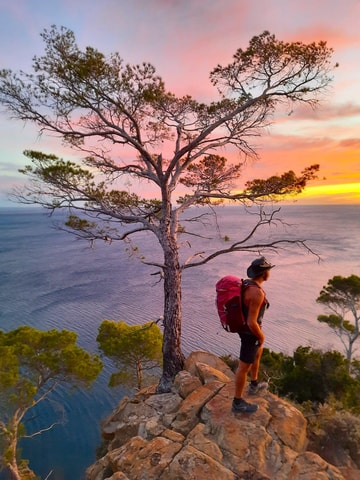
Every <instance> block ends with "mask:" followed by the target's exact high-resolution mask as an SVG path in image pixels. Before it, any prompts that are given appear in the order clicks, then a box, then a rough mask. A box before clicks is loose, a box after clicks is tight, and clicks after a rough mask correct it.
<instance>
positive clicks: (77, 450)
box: [0, 205, 360, 480]
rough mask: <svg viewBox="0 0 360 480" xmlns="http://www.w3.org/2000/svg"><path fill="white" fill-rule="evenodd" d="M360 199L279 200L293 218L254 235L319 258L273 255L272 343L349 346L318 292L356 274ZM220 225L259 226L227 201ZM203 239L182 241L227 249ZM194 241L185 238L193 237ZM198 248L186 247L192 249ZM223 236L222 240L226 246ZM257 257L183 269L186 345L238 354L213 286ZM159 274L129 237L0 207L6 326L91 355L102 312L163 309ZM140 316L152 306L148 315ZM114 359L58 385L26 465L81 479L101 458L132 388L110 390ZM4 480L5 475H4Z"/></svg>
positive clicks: (233, 232)
mask: <svg viewBox="0 0 360 480" xmlns="http://www.w3.org/2000/svg"><path fill="white" fill-rule="evenodd" d="M359 212H360V207H359V206H297V205H293V206H286V207H285V206H284V207H282V209H281V214H280V216H281V218H283V219H284V220H285V221H286V223H287V225H285V224H283V225H278V226H277V227H275V226H274V227H272V228H271V229H269V228H265V230H264V231H262V233H261V235H259V236H258V237H259V238H265V237H267V236H269V237H270V238H272V239H276V238H277V237H281V236H283V234H284V229H285V230H286V232H287V234H288V235H292V236H293V237H295V236H296V237H297V238H301V239H307V240H308V245H309V246H310V247H311V248H312V249H313V250H314V251H316V252H317V253H319V255H320V256H321V261H320V262H319V261H318V259H317V258H316V257H315V256H314V255H311V254H309V253H307V252H305V251H304V250H301V249H299V248H296V247H291V248H290V247H288V248H286V249H281V250H278V251H277V252H269V253H267V254H266V256H267V258H268V259H269V260H270V261H271V262H272V263H274V264H276V268H274V269H273V270H272V273H271V277H270V280H269V282H267V284H266V285H265V289H266V291H267V294H268V297H269V300H270V303H271V308H270V309H269V311H268V312H267V316H266V318H265V322H264V331H265V335H266V346H267V347H268V348H270V349H272V350H275V351H282V352H284V353H292V351H293V350H294V349H295V348H296V347H297V346H299V345H311V346H313V347H319V348H323V349H331V348H336V349H338V350H340V351H342V346H341V344H340V342H339V341H338V339H337V337H336V336H334V334H333V333H332V332H331V331H330V330H329V329H328V328H327V327H326V325H322V324H319V322H317V320H316V318H317V315H319V314H320V313H325V312H324V310H323V309H322V308H321V306H319V305H317V304H316V301H315V300H316V298H317V296H318V294H319V292H320V290H321V288H322V287H323V285H325V284H326V283H327V281H328V279H330V278H332V277H333V276H334V275H343V276H348V275H351V274H356V275H360V215H359ZM218 213H219V215H218V225H217V227H218V228H219V229H220V231H221V235H222V236H224V235H228V236H229V237H230V240H232V239H235V238H239V237H241V234H242V232H243V234H244V235H245V234H246V233H247V231H248V227H249V226H250V225H251V224H252V223H253V222H254V217H253V216H252V215H245V214H244V213H243V211H242V209H241V208H240V209H239V208H238V207H226V208H225V209H220V210H219V212H218ZM198 232H199V233H200V234H201V235H202V237H201V238H200V237H190V238H186V239H185V237H184V243H183V245H184V248H183V250H184V251H183V256H184V258H185V257H187V256H191V255H192V254H193V253H194V252H198V251H202V250H205V249H217V248H218V247H219V246H221V245H223V246H224V243H221V241H220V239H219V238H212V239H210V238H209V237H210V236H213V235H212V233H213V228H212V227H211V226H210V225H203V226H202V227H201V228H200V227H199V230H198ZM187 240H188V241H187ZM190 244H191V249H190ZM136 245H137V246H139V247H140V250H141V253H142V254H144V255H145V257H146V259H150V257H151V256H152V255H155V257H156V256H157V255H159V251H158V248H157V247H156V246H154V243H153V242H151V239H150V238H148V237H146V236H142V237H138V239H137V241H136ZM226 246H227V244H225V247H226ZM256 256H257V254H256V253H237V254H231V255H225V256H221V257H219V258H218V259H216V260H215V261H213V262H211V263H209V264H206V265H205V266H203V267H200V268H190V269H188V270H186V271H185V272H184V275H183V332H182V336H183V340H182V341H183V349H184V352H185V354H188V353H189V352H190V351H192V350H198V349H201V350H207V351H210V352H212V353H215V354H217V355H222V354H235V355H237V354H238V350H239V341H238V338H237V336H236V335H232V334H228V333H226V332H225V331H223V330H222V329H221V327H220V326H219V321H218V319H217V315H216V311H215V306H214V285H215V283H216V281H217V280H218V279H219V278H220V277H221V276H223V275H226V274H233V275H237V276H245V275H246V267H247V266H248V264H249V263H250V261H251V260H252V259H253V258H255V257H256ZM153 272H154V270H153V269H152V268H150V267H147V266H144V265H142V264H141V263H140V262H139V260H137V259H136V258H133V257H129V255H128V253H127V252H126V251H125V248H124V246H123V244H115V243H113V244H112V245H108V244H102V243H98V244H96V245H95V247H94V248H89V247H88V246H87V245H86V244H85V243H81V242H79V241H76V240H75V239H74V238H73V237H72V236H70V235H68V234H66V233H64V232H59V231H56V230H54V229H53V228H52V220H51V219H49V218H48V217H47V216H45V215H44V214H43V213H39V211H35V212H34V211H33V210H30V209H12V210H5V209H3V210H0V286H1V289H0V328H1V329H2V330H4V331H8V330H11V329H14V328H16V327H18V326H20V325H24V324H27V325H32V326H34V327H36V328H39V329H44V330H47V329H51V328H57V329H68V330H73V331H75V332H77V334H78V342H79V344H80V346H82V347H83V348H85V349H87V350H88V351H91V352H96V351H97V350H96V349H97V346H96V340H95V339H96V335H97V329H98V326H99V325H100V323H101V322H102V320H104V319H114V320H125V321H126V322H128V323H129V324H136V323H144V322H147V321H150V320H154V319H157V318H158V317H159V316H160V315H161V314H162V305H163V300H162V285H160V284H156V283H155V280H154V278H155V279H156V277H154V276H150V273H153ZM144 312H145V313H144ZM111 368H112V367H111V365H110V364H109V363H106V365H105V368H104V371H103V372H102V374H101V376H100V378H99V379H98V381H97V382H96V384H95V385H94V387H93V388H92V389H91V390H89V391H81V392H77V393H71V394H68V392H66V391H65V390H59V391H57V392H55V394H54V395H52V397H51V398H50V399H49V400H47V401H46V402H44V403H43V404H42V406H41V408H40V409H39V410H38V411H36V412H35V415H34V414H32V415H31V416H29V417H28V418H27V424H26V426H27V431H28V433H31V432H35V431H37V430H39V429H41V428H45V427H46V426H48V425H49V424H50V423H53V422H54V421H63V424H62V425H57V426H55V427H54V429H53V430H51V431H50V432H47V433H44V434H43V435H41V436H38V437H35V438H33V439H29V440H24V441H23V442H22V448H23V456H24V458H29V459H30V466H31V468H33V469H34V471H35V472H36V473H37V474H38V475H40V476H41V477H42V478H45V477H46V475H48V474H49V472H52V475H51V476H49V479H50V480H62V479H66V480H82V479H83V478H84V472H85V469H86V467H87V466H89V465H90V464H91V463H93V462H94V460H95V454H96V453H95V450H96V448H97V447H98V445H99V443H100V427H99V424H100V421H101V419H103V418H104V417H106V416H107V415H108V414H109V413H110V412H111V410H112V409H113V408H114V406H115V405H116V404H117V403H118V401H119V400H120V398H121V397H122V396H123V395H124V394H126V393H127V392H126V390H124V389H117V390H112V389H110V388H108V387H107V382H108V378H109V375H110V372H111ZM0 478H1V475H0Z"/></svg>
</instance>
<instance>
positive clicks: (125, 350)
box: [96, 320, 162, 390]
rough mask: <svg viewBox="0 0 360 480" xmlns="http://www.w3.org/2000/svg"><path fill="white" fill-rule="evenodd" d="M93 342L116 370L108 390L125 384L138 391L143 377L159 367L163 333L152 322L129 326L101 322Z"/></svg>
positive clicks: (106, 321) (112, 322)
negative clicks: (96, 343) (95, 341)
mask: <svg viewBox="0 0 360 480" xmlns="http://www.w3.org/2000/svg"><path fill="white" fill-rule="evenodd" d="M96 340H97V342H98V344H99V348H100V351H101V352H102V353H103V354H104V355H105V356H106V357H109V358H111V359H112V360H113V362H114V364H115V365H116V367H117V369H118V371H117V372H116V373H113V374H111V378H110V382H109V384H110V386H111V387H114V386H116V385H119V384H123V383H125V384H128V385H130V386H132V387H134V386H136V387H137V388H138V389H139V390H140V389H141V388H142V387H143V385H144V381H146V377H149V376H150V375H151V373H153V374H154V373H156V369H158V370H159V367H160V366H161V364H162V348H161V346H162V333H161V331H160V328H159V327H158V325H157V324H156V323H154V322H148V323H145V324H143V325H133V326H130V325H127V324H126V323H125V322H121V321H118V322H115V321H112V320H104V321H103V322H102V323H101V325H100V327H99V332H98V336H97V338H96Z"/></svg>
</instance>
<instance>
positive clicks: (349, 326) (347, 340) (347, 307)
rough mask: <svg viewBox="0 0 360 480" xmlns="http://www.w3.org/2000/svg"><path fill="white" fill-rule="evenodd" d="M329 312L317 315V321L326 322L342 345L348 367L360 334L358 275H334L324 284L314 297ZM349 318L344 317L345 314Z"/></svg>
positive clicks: (359, 287) (359, 280)
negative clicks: (316, 296) (349, 316)
mask: <svg viewBox="0 0 360 480" xmlns="http://www.w3.org/2000/svg"><path fill="white" fill-rule="evenodd" d="M316 301H317V302H318V303H321V304H322V305H324V306H325V307H327V309H328V310H329V311H330V312H331V313H330V315H319V316H318V320H319V322H322V323H326V324H327V325H328V326H329V327H330V328H331V329H333V331H334V332H335V334H336V335H337V336H338V337H339V338H340V340H341V342H342V344H343V345H344V348H345V352H346V358H347V360H348V368H349V369H350V367H351V360H352V356H353V352H354V343H355V341H356V340H357V339H358V338H359V336H360V277H358V276H357V275H350V276H349V277H342V276H340V275H335V277H333V278H331V279H330V280H329V281H328V283H327V285H326V286H324V287H323V288H322V290H321V292H320V295H319V296H318V298H317V299H316ZM349 314H350V315H351V318H350V319H348V318H346V317H347V315H349Z"/></svg>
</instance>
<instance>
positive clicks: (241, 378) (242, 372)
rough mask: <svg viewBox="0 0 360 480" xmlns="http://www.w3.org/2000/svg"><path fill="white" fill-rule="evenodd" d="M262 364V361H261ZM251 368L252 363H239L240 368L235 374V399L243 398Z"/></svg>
mask: <svg viewBox="0 0 360 480" xmlns="http://www.w3.org/2000/svg"><path fill="white" fill-rule="evenodd" d="M259 362H260V360H259ZM250 368H251V363H245V362H242V361H241V360H240V361H239V366H238V369H237V371H236V374H235V398H242V395H243V392H244V388H245V384H246V379H247V374H248V372H249V370H250Z"/></svg>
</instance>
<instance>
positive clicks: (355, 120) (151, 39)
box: [0, 0, 360, 207]
mask: <svg viewBox="0 0 360 480" xmlns="http://www.w3.org/2000/svg"><path fill="white" fill-rule="evenodd" d="M359 18H360V0H346V1H344V0H302V1H301V2H289V0H101V1H93V2H91V1H89V0H48V1H47V2H43V0H16V1H15V0H0V68H10V69H12V70H14V71H18V70H20V69H21V70H24V71H27V72H30V70H31V68H30V67H31V60H32V57H33V56H34V55H42V54H43V42H42V39H41V38H40V33H41V32H42V31H43V29H44V28H50V27H51V25H53V24H55V25H57V26H65V27H67V28H70V29H71V30H73V31H74V33H75V36H76V39H77V42H78V44H79V46H80V47H85V46H87V45H91V46H93V47H95V48H97V49H98V50H99V51H101V52H102V53H104V54H109V53H111V52H116V51H117V52H119V53H120V55H121V56H122V58H123V59H124V60H125V62H126V63H131V64H134V63H140V62H142V61H147V62H150V63H152V64H153V65H154V66H155V67H156V69H157V72H158V74H159V75H160V76H161V77H162V78H163V80H164V81H165V84H166V88H167V89H168V90H170V91H172V92H173V93H175V94H176V95H179V96H181V95H185V94H190V95H192V96H193V97H194V98H195V99H196V100H199V101H206V102H210V101H212V100H216V99H217V95H216V93H217V92H216V90H215V89H214V87H212V85H211V83H210V81H209V73H210V71H211V70H212V69H213V68H214V67H215V66H216V65H217V64H219V63H220V64H221V65H226V64H227V63H229V62H230V61H231V60H232V56H233V54H234V53H235V52H236V50H237V49H238V48H239V47H241V48H246V47H247V45H248V42H249V40H250V39H251V38H252V37H253V36H254V35H258V34H260V33H262V32H263V31H264V30H269V31H270V32H271V33H273V34H275V36H276V37H277V38H278V39H280V40H284V41H290V42H291V41H302V42H305V43H306V42H312V41H319V40H325V41H327V43H328V46H330V47H332V48H333V49H334V55H333V62H334V64H335V63H336V62H338V63H339V68H337V69H335V70H334V74H333V75H334V81H333V82H332V84H331V86H330V88H329V90H328V92H327V95H326V96H325V98H324V100H323V103H322V105H321V107H320V108H319V109H318V110H316V111H312V110H310V109H305V108H304V107H301V108H298V109H296V110H295V111H294V113H293V114H292V115H290V116H288V117H284V118H281V120H279V121H278V122H276V123H275V124H274V125H273V126H272V127H271V128H270V129H269V130H268V131H267V132H266V134H265V135H264V136H262V137H261V138H260V139H258V140H257V146H258V153H259V159H258V160H257V161H255V162H253V163H251V164H249V166H248V168H247V170H246V176H247V178H259V177H263V178H266V177H267V176H270V175H273V174H281V173H283V172H284V171H286V170H289V169H293V170H295V171H296V172H298V173H299V172H300V171H301V170H302V169H303V168H304V167H306V166H309V165H311V164H313V163H319V164H320V175H319V179H318V180H317V181H315V182H313V183H312V184H311V185H310V186H309V187H308V188H307V189H306V192H305V194H304V195H302V197H300V198H299V200H298V202H299V203H312V204H317V203H325V204H326V203H327V204H334V203H357V204H360V128H359V127H360V29H359ZM25 149H35V150H40V151H43V152H46V153H55V154H56V155H59V156H63V157H64V158H65V157H66V152H64V151H63V150H62V147H61V145H60V142H59V141H58V140H56V139H54V138H46V137H43V138H41V139H40V138H39V137H38V135H37V130H36V129H35V127H33V126H31V125H26V126H25V125H23V124H22V123H19V122H16V121H14V120H10V119H9V118H8V117H7V116H6V114H5V113H3V112H2V113H0V207H1V206H11V205H12V204H10V203H9V202H8V200H7V192H8V191H9V190H10V189H11V188H12V187H13V186H15V185H17V184H19V182H22V181H23V178H22V177H21V175H20V174H18V173H17V169H18V168H21V167H22V166H24V164H26V163H27V159H26V158H25V157H24V156H23V154H22V152H23V151H24V150H25Z"/></svg>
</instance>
